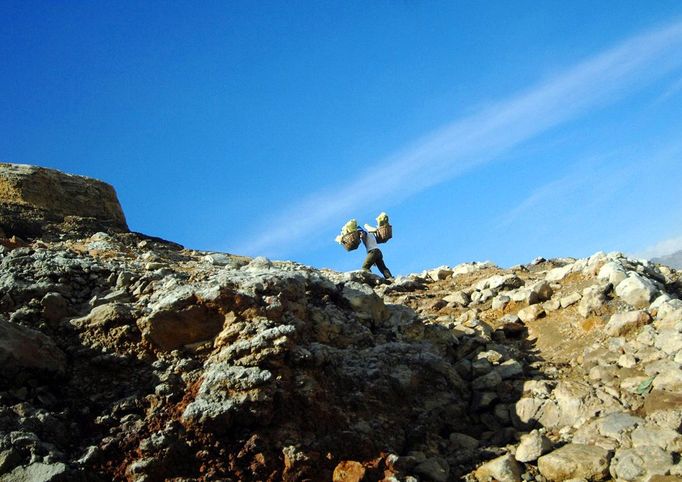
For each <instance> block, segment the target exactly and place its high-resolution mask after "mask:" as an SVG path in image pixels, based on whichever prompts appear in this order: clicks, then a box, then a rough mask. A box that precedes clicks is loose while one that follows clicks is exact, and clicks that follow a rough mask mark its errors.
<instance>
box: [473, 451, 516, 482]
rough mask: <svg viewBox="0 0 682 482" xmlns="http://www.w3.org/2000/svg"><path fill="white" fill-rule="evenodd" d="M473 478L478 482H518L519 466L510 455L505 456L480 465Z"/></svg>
mask: <svg viewBox="0 0 682 482" xmlns="http://www.w3.org/2000/svg"><path fill="white" fill-rule="evenodd" d="M474 476H475V477H476V480H478V481H479V482H488V481H491V480H497V481H499V482H520V480H521V466H520V465H519V463H518V462H517V461H516V460H515V459H514V457H513V456H512V455H511V454H506V455H502V456H501V457H497V458H496V459H493V460H491V461H490V462H486V463H485V464H483V465H481V466H480V467H479V468H478V469H476V472H475V473H474Z"/></svg>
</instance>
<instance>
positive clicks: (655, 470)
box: [610, 446, 674, 482]
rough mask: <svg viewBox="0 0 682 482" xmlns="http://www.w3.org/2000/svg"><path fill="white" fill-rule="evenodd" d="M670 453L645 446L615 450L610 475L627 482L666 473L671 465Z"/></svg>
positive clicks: (647, 478)
mask: <svg viewBox="0 0 682 482" xmlns="http://www.w3.org/2000/svg"><path fill="white" fill-rule="evenodd" d="M673 463H674V462H673V457H672V454H670V453H667V452H665V451H664V450H662V449H660V448H659V447H652V446H645V447H637V448H633V449H629V448H624V449H618V450H616V453H615V455H614V457H613V460H612V462H611V468H610V472H611V475H612V476H613V477H614V478H616V479H617V480H626V481H628V482H630V481H632V482H635V481H636V482H639V481H648V480H650V478H651V477H652V476H655V475H667V474H669V473H670V469H671V468H672V466H673Z"/></svg>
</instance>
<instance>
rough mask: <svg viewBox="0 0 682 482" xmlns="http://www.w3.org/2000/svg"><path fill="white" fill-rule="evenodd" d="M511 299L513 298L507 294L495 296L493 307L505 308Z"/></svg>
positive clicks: (495, 308)
mask: <svg viewBox="0 0 682 482" xmlns="http://www.w3.org/2000/svg"><path fill="white" fill-rule="evenodd" d="M510 301H511V298H510V297H509V296H507V295H497V296H496V297H495V298H493V304H492V308H493V310H503V309H504V307H505V306H507V305H508V304H509V302H510Z"/></svg>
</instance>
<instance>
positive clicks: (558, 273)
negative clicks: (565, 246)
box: [545, 264, 573, 282]
mask: <svg viewBox="0 0 682 482" xmlns="http://www.w3.org/2000/svg"><path fill="white" fill-rule="evenodd" d="M572 269H573V265H572V264H567V265H566V266H561V267H559V268H554V269H552V270H550V271H549V272H548V273H547V276H545V279H546V280H547V281H549V282H556V281H561V280H563V279H564V278H565V277H566V276H568V274H569V273H570V272H571V270H572Z"/></svg>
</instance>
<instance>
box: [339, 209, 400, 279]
mask: <svg viewBox="0 0 682 482" xmlns="http://www.w3.org/2000/svg"><path fill="white" fill-rule="evenodd" d="M377 224H378V226H377V227H376V228H374V227H372V226H370V225H369V224H365V229H362V228H360V227H358V225H357V221H356V220H355V219H351V220H350V221H348V222H347V223H346V224H345V225H344V227H343V228H342V229H341V235H340V236H337V237H336V241H337V242H338V243H339V244H341V245H343V247H344V248H346V251H353V250H354V249H356V248H357V247H358V246H359V245H360V241H362V243H363V244H364V245H365V248H366V249H367V257H366V258H365V262H364V263H363V264H362V269H364V270H367V271H369V270H370V269H371V268H372V266H374V265H376V267H377V268H379V271H381V274H382V275H383V276H384V278H386V279H392V278H393V275H392V274H391V272H390V271H389V269H388V268H387V267H386V264H384V255H383V254H382V252H381V250H380V249H379V247H378V243H385V242H386V241H388V240H389V239H391V237H392V235H393V230H392V228H391V225H390V224H389V222H388V216H387V215H386V213H381V214H380V215H379V217H378V218H377Z"/></svg>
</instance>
